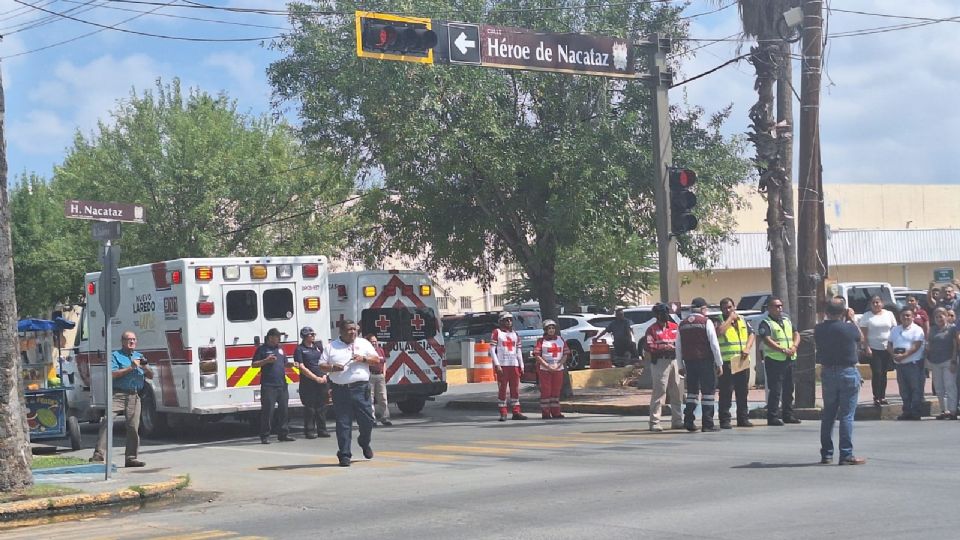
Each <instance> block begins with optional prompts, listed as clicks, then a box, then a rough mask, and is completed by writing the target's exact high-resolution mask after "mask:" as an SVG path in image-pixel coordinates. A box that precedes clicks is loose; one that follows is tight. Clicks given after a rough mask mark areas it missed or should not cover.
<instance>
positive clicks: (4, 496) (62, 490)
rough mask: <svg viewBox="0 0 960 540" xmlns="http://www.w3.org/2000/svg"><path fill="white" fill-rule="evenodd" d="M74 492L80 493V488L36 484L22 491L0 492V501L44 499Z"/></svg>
mask: <svg viewBox="0 0 960 540" xmlns="http://www.w3.org/2000/svg"><path fill="white" fill-rule="evenodd" d="M75 493H80V490H79V489H74V488H72V487H66V486H58V485H56V484H37V485H34V486H31V487H29V488H27V489H25V490H22V491H11V492H3V493H0V503H8V502H14V501H25V500H27V499H46V498H48V497H59V496H61V495H73V494H75Z"/></svg>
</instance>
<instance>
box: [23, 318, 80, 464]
mask: <svg viewBox="0 0 960 540" xmlns="http://www.w3.org/2000/svg"><path fill="white" fill-rule="evenodd" d="M62 324H64V323H62V322H60V321H59V320H58V321H57V322H54V321H47V320H42V319H24V320H22V321H19V322H18V323H17V333H18V334H19V338H20V361H21V362H20V364H21V365H20V368H21V372H20V373H21V378H22V380H23V386H24V396H25V400H26V405H27V424H28V425H29V428H30V441H31V442H34V441H45V440H50V439H69V441H70V448H71V449H73V450H79V449H80V424H79V422H78V421H77V418H76V417H75V416H73V415H71V414H69V411H70V404H69V403H68V400H67V390H68V388H66V387H64V386H63V384H62V383H61V379H60V375H59V355H54V352H53V348H54V334H55V333H56V332H59V331H60V330H61V329H62V328H61V325H62ZM67 324H70V323H67Z"/></svg>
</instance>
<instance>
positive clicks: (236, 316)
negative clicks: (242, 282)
mask: <svg viewBox="0 0 960 540" xmlns="http://www.w3.org/2000/svg"><path fill="white" fill-rule="evenodd" d="M227 320H228V321H230V322H247V321H255V320H257V293H256V291H250V290H247V291H228V292H227Z"/></svg>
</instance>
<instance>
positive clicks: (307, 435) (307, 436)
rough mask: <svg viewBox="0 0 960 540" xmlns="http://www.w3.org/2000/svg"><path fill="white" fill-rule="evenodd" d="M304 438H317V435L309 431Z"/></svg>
mask: <svg viewBox="0 0 960 540" xmlns="http://www.w3.org/2000/svg"><path fill="white" fill-rule="evenodd" d="M303 438H304V439H316V438H317V436H316V435H314V434H313V433H307V434H306V435H304V436H303Z"/></svg>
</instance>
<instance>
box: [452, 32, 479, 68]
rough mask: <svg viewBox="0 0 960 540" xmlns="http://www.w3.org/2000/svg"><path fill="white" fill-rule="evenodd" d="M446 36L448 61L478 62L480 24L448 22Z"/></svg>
mask: <svg viewBox="0 0 960 540" xmlns="http://www.w3.org/2000/svg"><path fill="white" fill-rule="evenodd" d="M447 38H448V42H449V46H450V63H452V64H479V63H480V47H479V43H480V25H478V24H466V23H455V22H452V23H448V24H447Z"/></svg>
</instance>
